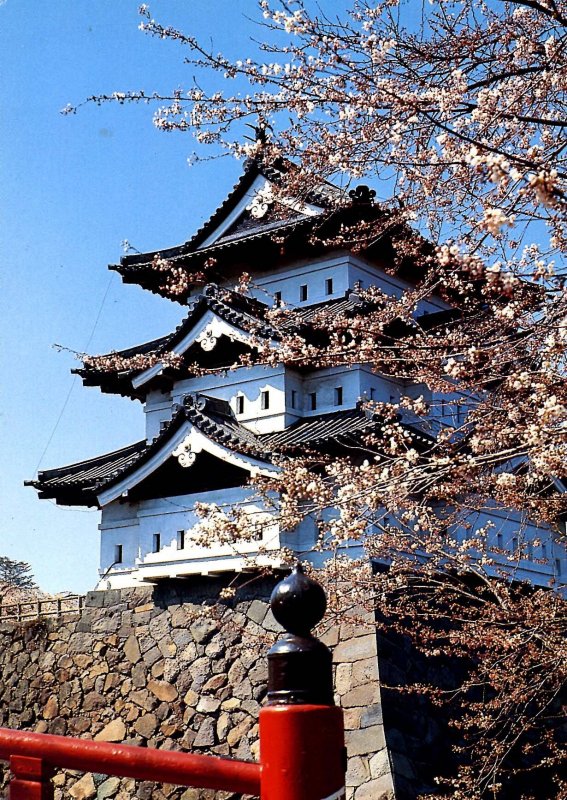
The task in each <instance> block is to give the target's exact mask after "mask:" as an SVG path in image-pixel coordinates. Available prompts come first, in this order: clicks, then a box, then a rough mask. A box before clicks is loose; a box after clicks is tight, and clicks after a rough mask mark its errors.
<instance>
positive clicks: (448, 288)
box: [69, 0, 567, 798]
mask: <svg viewBox="0 0 567 800" xmlns="http://www.w3.org/2000/svg"><path fill="white" fill-rule="evenodd" d="M259 7H260V12H261V15H262V16H261V18H262V20H263V22H262V25H263V29H262V30H263V34H264V37H263V38H264V41H265V42H266V44H263V45H262V46H261V48H260V52H259V53H257V54H256V57H247V56H246V54H244V55H243V56H242V58H241V59H238V60H229V59H227V58H226V57H224V56H223V55H222V54H218V53H216V52H214V51H213V50H211V49H207V48H206V47H205V46H204V45H203V44H202V43H201V42H199V41H198V40H196V39H195V38H194V37H193V36H191V35H190V34H186V33H183V32H181V31H180V30H177V29H174V28H172V27H168V26H166V25H163V24H161V23H160V22H158V21H157V20H155V19H153V18H152V16H151V12H150V9H149V8H148V7H147V6H146V5H144V6H142V7H141V9H140V13H141V25H140V27H141V29H142V30H143V31H145V32H146V33H148V34H149V35H151V36H155V37H157V38H160V39H168V40H173V41H176V42H178V43H179V45H180V46H181V47H182V48H183V51H184V55H185V60H186V62H187V64H188V65H189V66H190V67H191V68H192V73H193V81H192V84H191V85H189V86H188V87H186V88H184V89H177V90H176V91H175V92H174V93H172V95H171V96H163V95H158V94H152V93H148V92H145V91H139V92H127V93H123V94H122V93H115V94H113V95H108V96H99V97H93V98H90V100H91V101H94V102H97V103H103V102H106V101H115V102H116V101H117V102H120V103H123V102H146V103H153V104H155V105H156V110H155V115H154V123H155V124H156V125H157V126H158V127H159V128H160V129H162V130H164V131H168V130H186V131H188V132H190V133H192V134H193V135H194V136H195V137H196V140H197V142H198V143H199V146H200V147H201V148H202V147H204V146H209V147H212V148H213V149H215V148H216V152H219V149H220V152H222V151H223V150H224V151H227V152H229V153H232V154H233V155H235V156H236V157H239V158H242V157H256V158H262V159H266V160H268V161H270V160H272V161H273V160H276V159H278V158H280V159H281V158H284V159H286V163H287V164H288V165H289V168H288V169H287V171H286V175H285V180H284V182H283V184H282V186H281V187H280V189H279V191H281V192H282V193H284V194H285V193H290V192H291V193H294V194H298V193H301V192H306V191H308V190H309V189H311V188H313V187H316V186H318V185H320V184H321V182H322V181H324V180H331V181H333V182H335V183H338V184H339V185H340V186H341V187H342V188H343V189H344V192H342V193H337V195H336V203H337V206H338V207H339V208H340V207H342V206H344V205H346V204H348V203H349V202H350V200H349V194H348V190H349V188H350V186H351V184H353V183H355V182H358V181H359V180H360V179H364V180H367V181H368V182H369V183H372V184H373V185H374V186H376V187H377V191H378V194H379V195H380V201H379V208H380V212H381V213H379V214H373V215H369V217H368V220H367V221H365V223H364V224H363V225H361V224H360V222H357V224H356V225H353V226H352V227H350V228H349V227H348V226H347V227H345V228H343V229H341V231H340V232H335V234H334V236H335V237H336V243H337V245H339V246H348V247H351V248H354V249H356V248H357V247H359V248H362V249H363V248H364V246H365V244H366V243H368V242H369V241H375V240H376V239H377V237H385V236H388V237H390V239H391V241H392V242H393V245H394V253H395V256H394V263H393V264H392V269H393V270H396V269H398V268H399V266H400V264H402V263H404V262H405V261H407V260H411V262H412V264H414V265H415V267H416V268H417V269H418V270H419V271H420V278H419V280H418V281H417V284H416V285H415V286H414V287H413V288H412V289H411V290H408V291H407V292H405V294H404V295H403V296H402V297H401V298H399V299H397V300H393V299H392V298H385V297H384V296H382V295H381V294H380V292H379V291H378V290H376V289H368V290H366V291H363V292H361V297H362V299H363V301H364V302H366V304H367V311H366V313H365V314H364V316H362V317H360V319H357V320H353V319H352V318H347V317H346V316H345V317H341V316H337V315H330V314H326V313H325V311H321V313H320V318H319V319H318V320H316V321H315V323H314V324H315V327H317V326H318V327H319V330H322V331H325V332H326V336H325V338H324V339H323V340H321V338H319V340H317V338H316V337H315V338H313V339H311V340H309V339H308V338H307V339H306V337H305V336H300V335H298V334H294V335H291V334H289V330H290V326H289V321H290V318H292V317H293V313H294V312H293V310H290V309H286V308H276V309H274V310H273V311H272V312H270V322H271V323H272V324H273V325H274V326H275V327H279V328H280V330H281V332H282V336H281V347H280V349H279V350H278V351H277V352H275V351H274V350H273V349H270V348H269V347H267V346H266V347H264V348H262V346H261V343H259V344H258V347H259V355H258V356H257V357H256V360H257V361H258V360H260V361H263V362H265V363H270V362H273V361H274V360H275V361H278V362H280V363H281V362H282V361H283V362H284V363H286V364H289V365H292V366H301V365H309V366H310V367H312V368H313V367H317V366H321V367H325V366H330V365H336V364H349V363H350V364H355V363H361V362H364V363H368V364H370V365H372V367H373V368H374V369H375V370H376V371H378V372H379V373H380V374H384V375H390V376H393V377H395V378H397V379H399V378H403V379H404V380H407V381H408V382H409V383H411V385H413V386H414V387H419V388H420V391H413V392H411V393H408V394H411V396H408V397H405V398H402V399H401V401H400V402H399V403H395V404H375V403H374V404H372V403H369V407H370V409H369V410H370V411H372V413H374V414H376V415H377V416H378V417H379V418H380V419H381V421H382V427H381V431H380V436H379V437H375V438H374V439H371V440H368V441H366V442H365V447H364V448H362V450H363V452H362V451H361V452H360V453H356V454H354V455H353V456H349V457H348V458H347V457H345V458H344V459H337V458H333V459H330V458H326V457H325V456H324V455H321V454H320V453H306V454H304V456H303V457H302V458H300V459H298V458H294V459H288V460H286V459H285V458H282V462H281V466H282V470H283V472H282V478H281V479H279V478H278V479H277V480H269V481H268V480H265V481H263V482H260V481H259V483H262V485H261V486H260V488H261V489H262V490H265V491H266V492H272V491H275V492H276V493H277V494H278V495H279V496H280V497H281V501H280V504H279V507H278V514H279V519H280V525H281V526H282V527H283V528H287V529H289V530H293V529H294V528H295V527H296V526H297V524H298V523H299V522H300V521H301V520H302V519H303V518H304V517H305V516H306V515H309V516H310V518H311V519H314V520H315V521H316V524H317V526H318V532H319V546H320V548H321V549H324V550H327V551H330V553H331V555H332V557H331V558H330V559H329V560H328V561H327V565H326V567H325V568H324V569H323V570H322V579H323V580H324V581H325V582H326V584H327V587H328V590H329V594H330V597H331V606H332V610H334V612H335V613H337V614H339V613H340V614H342V615H344V614H345V613H347V614H348V613H349V609H350V608H355V607H358V608H360V607H366V608H367V609H373V608H374V607H375V605H376V604H377V605H378V607H379V608H380V611H381V614H382V620H387V625H388V626H389V627H390V629H392V627H393V628H394V629H395V630H396V631H397V632H399V633H403V634H404V635H406V636H409V637H411V639H412V641H413V643H414V645H415V646H416V647H417V648H419V649H420V650H421V652H422V653H424V654H425V657H427V658H430V659H433V660H435V659H439V658H440V659H442V658H443V657H444V656H446V655H448V654H450V655H451V656H452V657H455V658H457V659H461V660H462V662H463V663H466V665H467V670H466V676H465V677H464V678H463V680H462V682H461V685H460V687H459V688H460V691H459V692H455V693H452V702H456V703H457V705H458V715H457V716H456V718H455V722H454V724H455V725H456V726H458V728H459V731H460V732H461V733H462V734H463V737H464V738H463V741H464V744H463V743H461V744H459V748H460V753H461V755H462V759H461V765H460V767H459V768H458V769H456V771H455V772H454V773H453V774H451V775H450V776H440V784H439V790H438V792H437V793H436V795H435V796H447V797H449V796H450V797H452V798H461V797H462V798H464V797H467V798H485V797H490V798H503V797H509V796H514V797H526V798H528V797H530V798H535V797H540V796H541V795H539V794H537V791H538V789H537V787H536V788H533V784H532V783H530V781H531V777H530V776H536V778H537V776H539V775H541V770H542V769H543V768H544V767H545V768H547V769H548V770H549V771H550V772H551V773H552V774H553V773H554V770H556V768H557V766H558V764H559V759H560V744H559V738H558V732H557V717H556V703H557V698H558V696H559V692H560V689H561V686H562V684H563V682H564V679H565V663H566V661H567V659H566V655H567V652H566V650H565V643H564V636H563V634H564V625H565V605H564V601H563V600H562V599H561V598H560V596H559V595H558V594H557V593H556V592H553V591H549V590H548V589H539V588H534V587H529V588H528V587H526V586H522V585H518V584H517V583H515V582H513V581H512V580H511V579H513V578H514V577H515V574H516V572H517V571H518V569H519V566H520V562H521V560H522V558H523V557H524V555H525V551H526V548H527V547H528V546H529V543H528V542H527V540H524V538H523V530H522V523H521V522H520V523H519V526H518V536H517V544H516V546H515V548H514V549H513V551H510V550H509V549H503V548H502V547H500V546H499V545H498V543H495V542H494V541H493V536H492V532H491V524H490V522H488V523H486V524H483V525H481V526H475V524H474V520H475V519H477V518H481V515H483V514H484V516H483V517H482V518H483V519H484V518H485V517H486V516H487V515H488V516H489V515H490V512H491V510H494V509H495V508H497V507H505V508H511V509H514V510H515V511H516V512H517V513H518V514H519V515H520V516H519V518H520V519H526V518H528V517H529V518H530V519H533V520H535V521H537V522H539V523H541V524H543V525H548V526H549V527H550V528H551V529H552V530H553V531H554V532H555V536H556V537H557V538H561V536H562V533H561V532H562V531H563V532H564V529H565V528H564V524H565V523H564V521H565V515H566V512H567V507H566V503H565V499H564V498H565V495H564V494H562V493H561V491H559V490H560V489H561V488H562V487H561V478H562V477H564V476H565V464H566V463H567V435H566V433H567V420H566V416H567V415H566V407H567V392H566V381H565V366H566V364H565V342H566V339H567V325H566V318H567V313H566V311H567V292H566V288H565V272H564V266H563V263H564V262H563V261H562V257H563V254H564V252H565V248H566V245H567V228H566V220H567V214H566V211H567V196H566V185H567V181H566V176H567V172H566V169H567V164H566V149H567V148H566V142H567V140H566V137H565V132H566V130H567V114H566V102H565V89H566V84H567V33H566V27H565V26H566V24H567V4H566V3H565V2H563V1H562V0H508V2H500V0H494V2H483V1H482V0H462V1H461V2H451V1H450V0H441V1H440V2H436V3H432V4H431V5H429V6H426V5H425V4H424V5H423V6H418V5H417V4H415V3H411V2H410V3H403V2H398V1H397V0H387V1H386V2H381V3H377V2H368V1H367V0H354V2H353V3H352V6H351V8H350V9H347V8H345V9H344V14H343V15H342V16H340V17H334V16H327V15H326V13H325V10H324V8H321V7H311V5H310V4H309V3H305V4H303V3H300V2H291V0H290V2H279V3H278V2H271V0H261V2H260V3H259ZM211 73H212V74H213V75H214V74H216V75H217V76H218V87H219V88H218V90H217V91H214V92H212V93H209V92H207V91H206V90H205V89H203V88H202V85H201V84H203V83H205V84H206V85H210V84H211ZM204 75H207V80H206V81H204V80H203V76H204ZM231 87H233V89H232V88H231ZM69 110H71V111H72V110H73V109H69ZM258 120H259V121H260V126H261V127H262V129H263V131H264V133H263V135H262V136H258V137H256V138H255V139H253V140H252V141H250V140H246V138H245V136H244V132H245V131H246V130H247V129H246V128H245V127H244V126H245V125H246V124H248V123H250V122H251V123H253V124H254V125H256V124H257V122H258ZM276 199H277V198H276ZM319 233H320V235H321V236H328V233H327V232H324V231H320V232H319ZM314 235H317V230H315V233H314ZM156 269H159V270H160V271H161V272H162V273H163V275H164V291H165V292H168V293H169V296H171V297H172V299H178V300H181V301H183V298H184V296H185V294H186V290H187V287H188V285H189V282H190V280H191V279H192V276H189V275H188V274H187V273H185V272H184V270H183V268H182V267H180V266H179V265H176V266H175V267H174V266H173V265H169V264H168V262H167V260H164V259H159V264H157V265H156ZM431 293H435V294H437V295H438V296H441V297H443V298H445V299H446V300H447V301H448V303H449V304H450V305H452V306H453V307H455V308H458V310H459V313H458V314H457V315H455V317H454V318H453V319H444V320H443V322H442V323H440V324H438V325H434V326H432V327H420V326H419V325H416V324H415V311H416V308H417V305H418V303H419V302H420V301H421V300H422V299H423V298H425V297H427V296H428V295H430V294H431ZM396 321H397V322H398V323H400V322H402V323H406V324H407V326H408V327H411V335H405V336H399V337H396V338H393V337H392V336H391V334H390V330H391V326H392V324H393V323H394V322H396ZM286 331H288V333H286ZM317 342H319V343H317ZM92 363H96V362H92ZM107 366H108V368H112V367H113V365H112V364H109V365H107ZM120 366H121V367H122V368H124V367H125V366H128V365H125V364H121V365H120ZM133 366H135V365H133ZM195 369H196V367H195ZM456 388H458V390H459V392H461V393H462V398H463V400H462V414H459V413H456V414H455V419H454V421H453V424H452V425H449V426H447V425H439V424H438V422H439V416H440V413H441V411H440V407H439V403H440V402H442V401H439V400H438V401H435V400H432V399H431V398H434V397H439V396H442V395H443V394H444V393H445V394H450V393H452V392H454V391H455V389H456ZM436 402H437V405H436ZM408 419H412V420H413V421H414V423H415V425H416V426H417V428H419V429H420V430H422V431H423V432H425V433H426V434H427V444H425V445H424V444H423V443H421V444H419V443H418V441H417V439H415V438H412V436H411V435H408V431H407V425H406V424H405V423H406V422H407V421H408ZM420 426H421V428H420ZM270 496H272V495H270ZM331 509H332V513H331V512H330V510H331ZM475 515H476V516H475ZM202 516H203V524H204V525H205V527H206V526H207V525H208V526H209V528H214V530H215V535H216V536H217V537H221V538H222V537H223V536H224V537H225V538H226V541H233V539H234V537H235V536H236V535H239V536H246V535H250V536H252V535H255V534H256V531H255V530H254V531H247V530H246V522H245V521H243V518H244V517H245V515H242V514H241V513H240V512H239V511H238V510H237V511H235V514H234V515H233V516H232V517H230V515H227V514H225V513H223V514H222V515H221V514H219V513H217V512H216V510H215V509H214V508H213V509H211V508H206V509H202ZM353 541H355V542H356V541H359V542H362V543H363V545H364V548H365V551H366V555H367V558H365V559H364V560H362V561H354V560H352V559H348V558H343V557H342V556H341V552H342V548H343V546H344V545H345V544H347V543H352V542H353ZM536 545H537V543H536ZM284 555H285V554H284ZM368 557H370V559H372V561H373V562H374V563H375V564H381V565H387V568H384V569H378V570H377V571H376V570H374V571H372V570H371V569H370V567H369V558H368ZM503 577H506V578H507V579H506V580H503ZM384 624H386V622H384ZM418 688H419V690H420V691H422V692H424V693H426V694H428V696H429V697H430V698H431V700H432V702H436V703H443V702H445V700H446V697H444V695H443V691H442V690H441V689H439V687H433V686H420V687H418ZM455 698H458V699H457V700H455ZM459 704H460V705H459ZM534 780H535V779H534ZM536 783H537V781H536ZM518 786H521V788H520V789H519V788H518ZM555 787H556V788H555V789H554V790H553V791H555V792H556V797H557V798H559V797H560V796H564V792H565V788H566V786H565V783H562V782H561V780H560V778H559V777H557V781H556V783H555ZM550 796H551V795H550Z"/></svg>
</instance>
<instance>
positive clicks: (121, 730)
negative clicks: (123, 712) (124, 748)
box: [94, 718, 126, 797]
mask: <svg viewBox="0 0 567 800" xmlns="http://www.w3.org/2000/svg"><path fill="white" fill-rule="evenodd" d="M125 736H126V725H124V722H123V721H122V720H121V719H120V718H117V719H113V720H111V721H110V722H109V723H107V724H106V725H105V726H104V728H103V729H102V730H101V731H99V732H98V733H97V734H96V736H95V737H94V739H95V742H122V741H123V740H124V737H125ZM104 796H105V797H110V795H104Z"/></svg>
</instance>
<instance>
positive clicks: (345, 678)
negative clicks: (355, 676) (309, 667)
mask: <svg viewBox="0 0 567 800" xmlns="http://www.w3.org/2000/svg"><path fill="white" fill-rule="evenodd" d="M352 685H353V681H352V664H349V663H346V664H338V665H337V670H336V673H335V691H336V692H337V694H339V695H343V694H346V693H347V692H349V691H350V690H351V689H352Z"/></svg>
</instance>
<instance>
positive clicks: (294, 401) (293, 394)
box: [291, 389, 297, 408]
mask: <svg viewBox="0 0 567 800" xmlns="http://www.w3.org/2000/svg"><path fill="white" fill-rule="evenodd" d="M291 407H292V408H297V392H296V391H295V389H292V390H291Z"/></svg>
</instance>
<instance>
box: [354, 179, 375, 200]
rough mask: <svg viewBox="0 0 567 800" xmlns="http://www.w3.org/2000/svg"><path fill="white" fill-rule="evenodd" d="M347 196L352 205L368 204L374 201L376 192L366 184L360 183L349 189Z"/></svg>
mask: <svg viewBox="0 0 567 800" xmlns="http://www.w3.org/2000/svg"><path fill="white" fill-rule="evenodd" d="M348 196H349V197H350V199H351V200H352V203H353V205H370V204H372V203H374V198H375V197H376V192H375V191H374V189H370V188H369V187H368V186H366V184H364V183H361V184H360V185H359V186H356V187H355V188H354V189H351V190H350V192H349V193H348Z"/></svg>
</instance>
